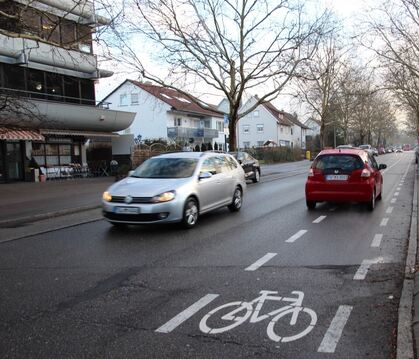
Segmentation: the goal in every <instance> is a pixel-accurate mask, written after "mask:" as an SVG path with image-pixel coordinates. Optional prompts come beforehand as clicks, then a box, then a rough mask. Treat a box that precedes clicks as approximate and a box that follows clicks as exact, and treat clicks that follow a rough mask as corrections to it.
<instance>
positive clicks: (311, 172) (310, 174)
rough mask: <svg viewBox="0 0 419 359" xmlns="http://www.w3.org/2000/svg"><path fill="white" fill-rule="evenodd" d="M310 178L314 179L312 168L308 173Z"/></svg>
mask: <svg viewBox="0 0 419 359" xmlns="http://www.w3.org/2000/svg"><path fill="white" fill-rule="evenodd" d="M308 176H309V177H314V170H313V169H312V168H310V170H309V171H308Z"/></svg>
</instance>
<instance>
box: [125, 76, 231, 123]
mask: <svg viewBox="0 0 419 359" xmlns="http://www.w3.org/2000/svg"><path fill="white" fill-rule="evenodd" d="M126 81H129V82H131V83H132V84H133V85H135V86H137V87H139V88H141V89H142V90H144V91H147V92H148V93H149V94H151V95H153V96H155V97H156V98H158V99H159V100H161V101H163V102H165V103H167V104H168V105H169V106H170V107H171V108H172V110H174V111H180V112H189V113H193V114H198V115H205V116H213V117H220V118H224V113H223V112H221V111H219V110H217V108H216V107H215V106H213V105H207V104H205V103H204V102H202V101H200V100H199V99H197V98H196V97H194V96H192V95H189V96H186V95H184V94H182V93H181V92H179V91H176V90H173V89H170V88H167V87H163V86H158V85H153V84H147V83H143V82H139V81H135V80H129V79H127V80H126ZM126 81H125V82H126ZM125 82H124V83H125ZM121 86H122V85H121Z"/></svg>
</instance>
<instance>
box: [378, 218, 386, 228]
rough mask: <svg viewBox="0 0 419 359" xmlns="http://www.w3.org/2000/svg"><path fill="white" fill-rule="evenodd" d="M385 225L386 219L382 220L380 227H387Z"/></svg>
mask: <svg viewBox="0 0 419 359" xmlns="http://www.w3.org/2000/svg"><path fill="white" fill-rule="evenodd" d="M387 223H388V218H383V220H382V221H381V223H380V227H385V226H387Z"/></svg>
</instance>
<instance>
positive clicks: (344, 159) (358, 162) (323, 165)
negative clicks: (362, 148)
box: [313, 155, 364, 172]
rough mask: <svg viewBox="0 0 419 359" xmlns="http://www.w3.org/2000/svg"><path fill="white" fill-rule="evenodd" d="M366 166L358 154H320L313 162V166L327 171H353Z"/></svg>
mask: <svg viewBox="0 0 419 359" xmlns="http://www.w3.org/2000/svg"><path fill="white" fill-rule="evenodd" d="M363 167H364V163H363V162H362V159H361V158H360V157H359V156H356V155H324V156H319V157H318V158H316V160H315V161H314V163H313V168H315V169H318V170H321V171H327V170H331V169H339V170H341V171H344V172H352V171H355V170H358V169H361V168H363Z"/></svg>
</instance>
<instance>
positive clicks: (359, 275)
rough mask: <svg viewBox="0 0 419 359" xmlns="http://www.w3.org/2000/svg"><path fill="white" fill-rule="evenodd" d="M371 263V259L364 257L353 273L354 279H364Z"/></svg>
mask: <svg viewBox="0 0 419 359" xmlns="http://www.w3.org/2000/svg"><path fill="white" fill-rule="evenodd" d="M373 263H374V262H373V261H372V260H371V259H364V260H363V261H362V263H361V265H360V266H359V268H358V270H357V271H356V273H355V275H354V280H364V279H365V277H366V276H367V273H368V269H370V266H371V264H373Z"/></svg>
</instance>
